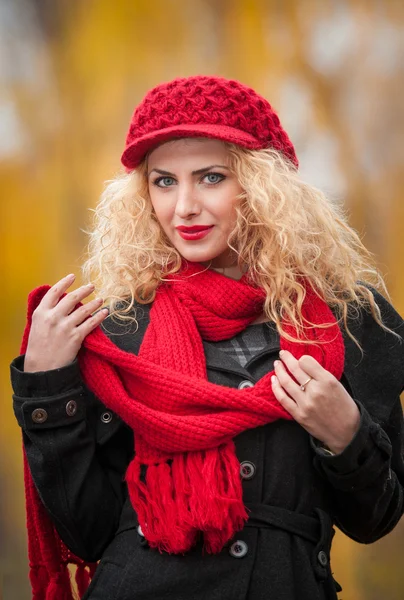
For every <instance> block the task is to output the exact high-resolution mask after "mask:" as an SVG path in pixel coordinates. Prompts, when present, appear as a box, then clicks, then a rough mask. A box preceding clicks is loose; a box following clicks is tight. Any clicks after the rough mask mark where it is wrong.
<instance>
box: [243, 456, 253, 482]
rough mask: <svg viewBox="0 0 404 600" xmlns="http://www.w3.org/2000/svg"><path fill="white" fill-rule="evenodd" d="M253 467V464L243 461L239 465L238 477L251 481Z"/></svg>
mask: <svg viewBox="0 0 404 600" xmlns="http://www.w3.org/2000/svg"><path fill="white" fill-rule="evenodd" d="M255 471H256V468H255V465H254V463H252V462H250V461H248V460H244V461H243V462H242V463H240V475H241V478H242V479H252V478H253V477H254V475H255Z"/></svg>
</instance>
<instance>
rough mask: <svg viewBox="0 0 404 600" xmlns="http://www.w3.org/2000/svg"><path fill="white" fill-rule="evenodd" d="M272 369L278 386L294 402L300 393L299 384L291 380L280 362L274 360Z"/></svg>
mask: <svg viewBox="0 0 404 600" xmlns="http://www.w3.org/2000/svg"><path fill="white" fill-rule="evenodd" d="M274 367H275V375H276V376H277V378H278V380H279V383H280V385H281V386H282V387H283V389H284V390H285V391H286V393H287V394H288V395H289V396H290V397H291V398H292V399H293V400H294V401H295V402H296V401H297V398H298V397H299V395H300V394H301V393H302V391H301V389H300V384H297V383H296V381H294V380H293V379H292V377H291V376H290V375H289V373H288V372H287V370H286V368H285V366H284V365H283V364H282V362H281V361H280V360H276V361H275V362H274Z"/></svg>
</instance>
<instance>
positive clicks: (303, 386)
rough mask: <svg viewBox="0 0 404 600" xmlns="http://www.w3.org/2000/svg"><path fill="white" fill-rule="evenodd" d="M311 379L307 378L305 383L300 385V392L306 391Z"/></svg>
mask: <svg viewBox="0 0 404 600" xmlns="http://www.w3.org/2000/svg"><path fill="white" fill-rule="evenodd" d="M312 379H313V377H309V378H308V380H307V381H305V382H304V383H302V385H301V386H300V389H301V390H302V392H304V391H305V389H306V385H307V384H308V383H309V382H310V381H311V380H312Z"/></svg>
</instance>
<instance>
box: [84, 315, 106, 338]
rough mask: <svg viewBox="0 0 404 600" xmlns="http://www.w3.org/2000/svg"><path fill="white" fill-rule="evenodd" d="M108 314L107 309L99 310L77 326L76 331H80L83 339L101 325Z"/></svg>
mask: <svg viewBox="0 0 404 600" xmlns="http://www.w3.org/2000/svg"><path fill="white" fill-rule="evenodd" d="M108 314H109V310H108V308H102V309H101V310H99V311H97V312H96V313H95V314H94V315H92V316H91V317H89V318H88V319H86V320H85V321H84V322H83V323H82V324H81V325H79V326H78V327H77V329H78V330H79V331H80V333H81V335H82V337H83V339H84V338H85V337H86V336H87V335H88V334H89V333H91V331H92V330H93V329H95V328H96V327H98V325H99V324H100V323H102V321H103V320H104V319H105V317H107V316H108Z"/></svg>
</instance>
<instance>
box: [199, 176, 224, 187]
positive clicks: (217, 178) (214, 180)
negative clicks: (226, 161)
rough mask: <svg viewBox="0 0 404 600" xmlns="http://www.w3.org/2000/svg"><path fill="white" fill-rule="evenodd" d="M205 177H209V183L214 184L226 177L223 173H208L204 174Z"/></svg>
mask: <svg viewBox="0 0 404 600" xmlns="http://www.w3.org/2000/svg"><path fill="white" fill-rule="evenodd" d="M204 179H207V182H208V183H211V184H212V185H214V184H215V183H219V182H220V181H222V180H223V179H225V176H224V175H222V174H221V173H207V174H206V175H205V176H204Z"/></svg>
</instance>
